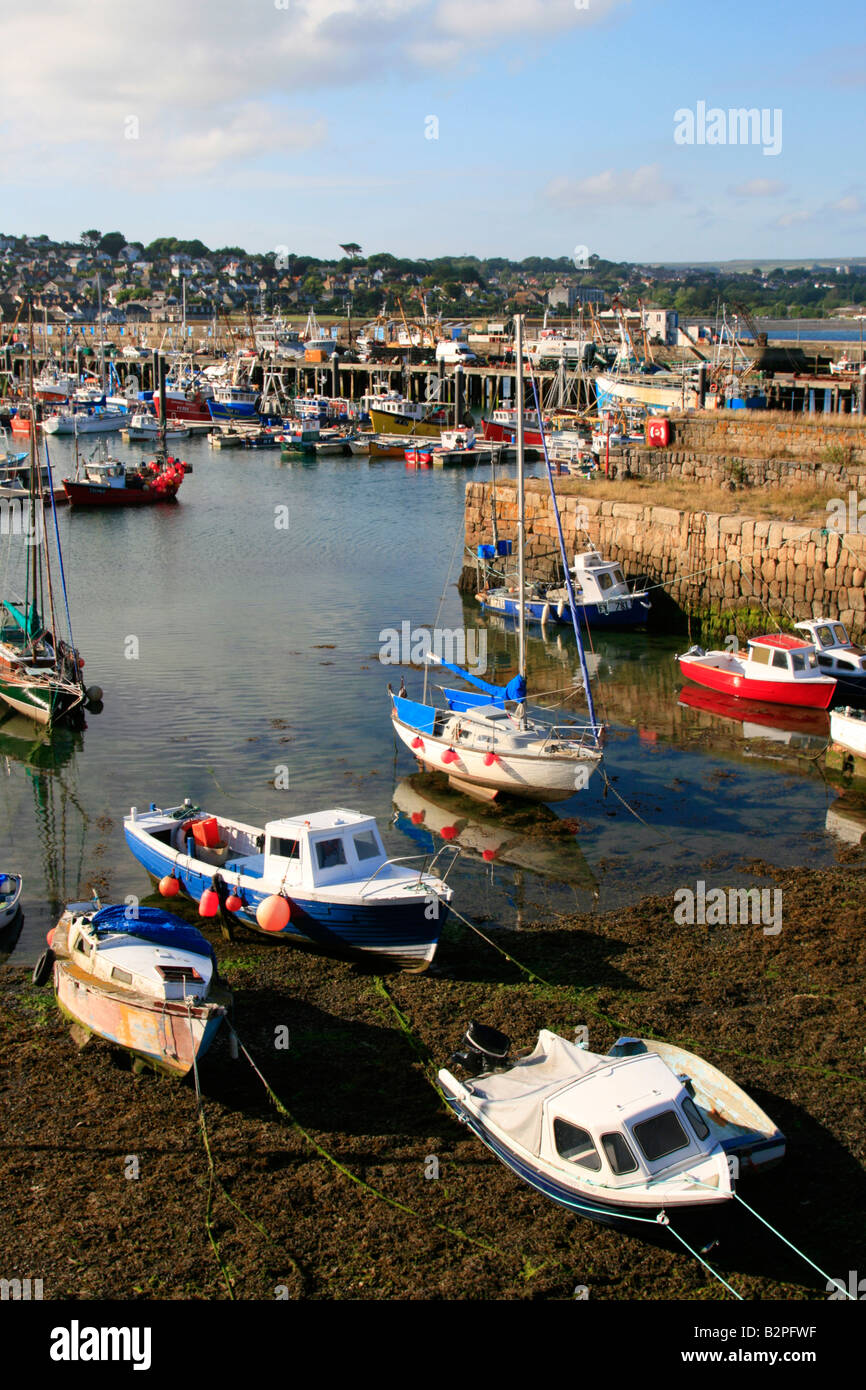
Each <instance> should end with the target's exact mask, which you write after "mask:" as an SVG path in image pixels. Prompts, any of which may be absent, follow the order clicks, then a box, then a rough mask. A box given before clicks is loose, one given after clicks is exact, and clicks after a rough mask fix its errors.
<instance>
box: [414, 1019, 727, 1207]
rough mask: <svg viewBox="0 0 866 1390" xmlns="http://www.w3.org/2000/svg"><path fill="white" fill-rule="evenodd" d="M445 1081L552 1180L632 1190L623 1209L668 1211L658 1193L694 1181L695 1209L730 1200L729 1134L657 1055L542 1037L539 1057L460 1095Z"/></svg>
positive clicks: (443, 1075)
mask: <svg viewBox="0 0 866 1390" xmlns="http://www.w3.org/2000/svg"><path fill="white" fill-rule="evenodd" d="M439 1075H440V1080H441V1081H443V1082H444V1084H445V1089H446V1091H451V1092H452V1093H454V1094H456V1095H457V1097H458V1099H461V1098H463V1097H461V1092H462V1093H463V1096H465V1103H466V1104H467V1106H468V1108H469V1109H470V1110H471V1111H472V1112H473V1113H474V1114H476V1115H477V1116H478V1118H479V1120H481V1122H482V1123H483V1124H484V1125H485V1126H490V1128H491V1129H492V1130H494V1131H498V1132H499V1134H501V1135H502V1136H503V1138H504V1139H505V1141H506V1143H508V1144H509V1146H512V1145H513V1146H515V1147H517V1148H519V1149H522V1150H523V1151H524V1152H525V1153H527V1154H529V1155H532V1156H533V1157H534V1158H535V1159H537V1160H538V1162H539V1164H540V1166H541V1168H542V1170H546V1171H547V1172H548V1173H549V1174H550V1175H551V1176H553V1175H555V1174H559V1175H561V1177H562V1178H564V1179H565V1181H566V1182H568V1181H572V1182H577V1183H578V1184H581V1185H582V1184H584V1183H585V1184H587V1185H588V1186H589V1187H591V1188H593V1189H598V1190H599V1193H601V1192H602V1191H606V1192H607V1193H608V1194H609V1195H610V1196H612V1195H613V1194H615V1193H616V1192H617V1191H618V1190H620V1189H626V1190H627V1191H623V1199H625V1198H626V1196H627V1198H628V1200H629V1201H630V1202H632V1203H634V1204H640V1203H641V1202H642V1201H645V1200H648V1199H650V1200H652V1201H654V1202H655V1203H658V1204H661V1203H662V1202H664V1200H665V1197H664V1196H662V1193H661V1192H660V1191H659V1185H660V1184H661V1183H665V1184H668V1183H669V1182H670V1181H671V1180H672V1179H673V1180H674V1183H675V1185H679V1184H678V1183H677V1179H680V1181H681V1182H682V1181H683V1180H685V1179H686V1174H687V1173H688V1174H689V1175H690V1179H689V1181H691V1180H692V1179H694V1178H699V1179H700V1181H699V1183H695V1182H694V1181H691V1186H692V1194H693V1195H692V1200H700V1197H701V1195H709V1194H712V1195H713V1196H714V1197H715V1200H719V1199H723V1198H724V1197H726V1196H728V1195H729V1194H730V1192H731V1182H730V1176H729V1172H728V1164H727V1160H726V1158H725V1156H724V1153H723V1152H722V1150H721V1148H720V1144H719V1138H720V1134H721V1132H722V1127H721V1126H719V1127H718V1128H716V1127H715V1126H714V1125H713V1124H712V1123H711V1122H710V1119H709V1118H708V1116H707V1114H706V1112H704V1111H703V1110H702V1109H701V1108H699V1107H698V1105H696V1104H695V1101H694V1100H693V1099H692V1095H691V1094H690V1088H689V1087H688V1086H687V1085H686V1084H684V1080H682V1079H681V1078H680V1077H678V1076H676V1075H675V1074H674V1073H673V1071H672V1070H671V1068H670V1067H669V1066H667V1064H666V1063H665V1062H664V1061H663V1060H662V1058H661V1057H660V1056H658V1055H657V1054H655V1053H651V1052H647V1051H646V1050H644V1051H643V1052H642V1053H641V1054H640V1055H634V1056H599V1055H598V1054H595V1053H592V1052H587V1051H585V1050H583V1049H581V1048H580V1047H577V1046H575V1045H574V1044H573V1043H569V1042H567V1041H566V1040H565V1039H564V1038H560V1037H558V1036H557V1035H556V1034H554V1033H550V1032H548V1031H547V1030H542V1032H541V1033H540V1035H539V1039H538V1043H537V1045H536V1048H535V1050H534V1052H533V1053H532V1054H531V1055H530V1056H529V1057H526V1058H524V1059H523V1060H522V1061H521V1062H519V1063H518V1064H516V1065H515V1066H513V1067H512V1068H511V1069H510V1070H509V1071H505V1072H499V1073H493V1074H491V1075H489V1076H483V1077H480V1078H478V1079H474V1080H471V1081H467V1082H465V1083H463V1084H462V1085H461V1084H460V1083H456V1082H455V1079H454V1078H453V1077H452V1076H451V1075H450V1073H448V1072H440V1074H439ZM714 1130H715V1132H714ZM701 1188H703V1189H704V1191H703V1194H702V1193H701ZM695 1194H696V1195H695Z"/></svg>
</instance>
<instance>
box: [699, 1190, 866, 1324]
mask: <svg viewBox="0 0 866 1390" xmlns="http://www.w3.org/2000/svg"><path fill="white" fill-rule="evenodd" d="M685 1176H686V1177H687V1178H688V1179H689V1182H692V1183H694V1184H695V1186H696V1187H707V1188H708V1187H709V1183H705V1182H701V1180H700V1178H696V1177H694V1175H693V1174H692V1173H687V1174H686V1175H685ZM731 1196H732V1197H733V1199H734V1201H735V1202H739V1204H740V1206H741V1207H745V1208H746V1211H747V1212H750V1213H751V1215H752V1216H754V1217H755V1218H756V1219H757V1220H758V1221H760V1223H761V1225H762V1226H766V1228H767V1230H768V1231H772V1233H773V1235H774V1236H778V1238H779V1240H781V1241H782V1242H783V1244H785V1245H787V1246H788V1247H789V1249H791V1250H793V1252H794V1254H795V1255H799V1256H800V1259H801V1260H805V1261H806V1264H807V1265H811V1267H812V1269H814V1270H816V1271H817V1273H818V1274H820V1276H821V1278H822V1279H826V1280H827V1287H828V1288H829V1287H830V1286H831V1285H836V1287H837V1288H839V1289H840V1290H841V1291H842V1292H844V1294H845V1297H846V1298H850V1299H851V1300H852V1302H855V1303H856V1301H857V1296H856V1294H853V1293H849V1292H848V1290H846V1289H845V1287H844V1285H843V1284H842V1283H841V1282H840V1281H838V1280H836V1279H832V1278H831V1277H830V1275H829V1274H828V1273H827V1271H826V1270H825V1269H822V1268H821V1266H820V1265H816V1263H815V1261H814V1260H811V1259H810V1258H809V1256H808V1255H807V1254H806V1253H805V1251H803V1250H801V1249H800V1248H799V1246H797V1245H795V1244H794V1242H793V1241H792V1240H788V1237H787V1236H783V1235H782V1232H781V1231H779V1230H777V1229H776V1227H775V1226H774V1225H773V1224H772V1222H770V1221H768V1220H767V1219H766V1217H764V1216H762V1215H761V1213H760V1212H759V1211H755V1208H754V1207H750V1206H749V1204H748V1202H746V1201H744V1200H743V1198H742V1197H741V1196H740V1194H739V1193H738V1192H732V1193H731Z"/></svg>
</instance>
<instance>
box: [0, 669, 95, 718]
mask: <svg viewBox="0 0 866 1390" xmlns="http://www.w3.org/2000/svg"><path fill="white" fill-rule="evenodd" d="M0 699H2V700H3V701H5V703H6V704H7V705H9V706H10V708H12V709H14V710H15V712H16V714H23V715H24V716H25V717H26V718H27V719H32V720H33V721H34V723H36V724H42V725H48V724H52V723H54V722H55V721H56V720H58V719H63V718H64V717H65V716H66V715H68V714H71V712H72V711H73V710H74V709H77V708H78V706H79V705H80V704H81V702H82V700H83V699H84V695H83V692H81V691H79V690H78V689H77V688H76V689H69V688H68V687H66V686H65V685H63V686H57V685H53V684H52V683H51V682H50V681H21V680H14V679H12V678H10V677H9V676H7V675H5V674H4V673H3V672H2V671H0Z"/></svg>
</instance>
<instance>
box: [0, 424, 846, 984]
mask: <svg viewBox="0 0 866 1390" xmlns="http://www.w3.org/2000/svg"><path fill="white" fill-rule="evenodd" d="M112 448H117V449H118V451H119V453H120V456H121V457H122V458H131V457H132V456H134V455H137V454H138V453H140V452H141V451H142V448H143V446H139V445H130V446H128V447H127V446H119V444H118V442H114V443H113V444H112ZM49 449H50V454H51V461H52V465H53V467H54V472H55V477H56V478H57V479H59V478H60V477H62V476H64V475H66V474H68V473H69V472H70V471H71V467H72V446H71V444H70V443H69V442H67V441H65V440H52V441H51V442H50V444H49ZM176 452H177V453H178V455H179V456H180V457H183V458H185V459H188V460H189V461H190V462H191V463H192V464H193V472H192V474H191V475H190V476H189V477H187V478H186V480H185V481H184V484H183V487H182V489H181V493H180V499H179V501H178V502H177V504H176V505H169V506H156V507H150V508H144V509H131V510H122V509H121V510H117V511H111V512H99V511H72V510H70V509H69V508H68V507H64V508H62V509H59V511H58V518H59V527H60V533H61V537H62V542H63V550H64V559H65V564H66V574H67V580H68V586H69V599H70V609H71V613H72V622H73V634H74V639H75V642H76V645H77V646H78V647H79V649H80V651H81V653H82V655H83V656H84V657H85V660H86V671H85V676H86V680H87V683H88V684H98V685H100V686H101V687H102V688H103V690H104V692H105V700H104V707H103V709H102V710H101V711H100V712H98V713H88V715H87V720H86V727H85V728H84V729H83V730H81V731H80V732H72V731H67V730H64V729H62V728H61V729H58V730H57V731H56V732H54V733H53V734H52V735H46V734H45V733H44V732H40V731H39V730H37V729H36V727H35V726H33V725H31V724H28V723H26V722H25V721H23V720H21V719H20V718H18V717H14V718H7V719H4V720H3V722H2V723H0V757H2V764H0V774H2V794H0V842H2V845H3V865H2V867H3V868H4V869H7V870H10V871H15V872H20V873H23V875H24V878H25V890H24V900H25V920H24V926H23V930H22V933H21V937H20V939H19V941H18V944H17V946H16V947H15V953H14V957H13V959H14V960H15V961H16V962H17V963H20V964H27V963H28V962H29V961H31V960H33V959H35V957H36V956H37V955H38V954H39V952H40V951H41V949H43V945H42V943H43V942H44V936H45V932H46V931H47V930H48V929H49V927H50V926H51V925H53V923H54V921H55V920H56V918H57V915H58V912H59V910H60V909H61V907H62V905H63V903H64V902H65V901H67V900H75V899H78V898H87V897H89V896H90V893H91V891H93V890H95V891H96V892H97V893H98V894H99V895H100V897H101V899H102V900H103V901H121V900H123V899H124V898H125V897H126V896H127V895H136V896H144V895H145V894H146V893H147V892H149V891H150V886H149V882H148V880H147V878H146V876H145V875H144V873H143V870H141V868H140V867H139V866H138V865H137V864H136V862H135V861H134V860H133V858H132V856H131V855H130V854H129V852H128V851H127V849H126V847H125V844H124V839H123V830H122V817H123V815H124V814H125V813H127V812H128V810H129V808H130V806H138V807H143V806H145V805H148V804H149V803H150V802H151V801H155V802H156V803H158V804H162V805H174V804H176V803H178V802H179V801H181V800H182V799H183V798H184V797H190V798H191V799H192V800H193V801H194V802H195V803H197V804H199V805H201V806H203V807H206V808H208V809H210V810H212V811H214V812H220V813H225V814H229V815H231V816H234V817H237V818H239V819H242V820H244V821H247V822H251V823H253V824H256V825H263V824H264V823H265V821H266V820H269V819H274V818H276V817H279V816H280V815H284V814H296V813H299V812H306V811H309V810H316V809H323V808H325V807H330V806H341V805H342V806H347V807H352V808H356V809H359V810H363V811H365V812H369V813H372V814H374V815H376V816H377V817H378V818H379V822H380V825H381V827H382V829H383V832H384V835H385V842H386V845H387V847H388V849H389V852H390V853H392V854H394V855H411V854H419V853H422V852H424V850H425V849H427V848H429V847H432V846H436V847H439V846H441V844H442V839H441V836H440V835H439V834H438V831H437V830H436V828H435V827H436V826H437V825H438V826H441V824H442V823H446V824H447V823H449V819H450V821H453V823H454V824H456V825H458V826H459V827H460V828H461V830H462V828H463V827H464V826H465V825H466V823H469V831H468V833H467V834H466V836H465V842H466V844H467V845H472V844H474V845H475V846H476V848H477V847H478V846H483V845H486V844H488V843H489V844H491V845H494V846H496V845H499V846H501V853H500V852H498V851H497V852H492V853H490V854H488V855H487V856H486V858H485V857H484V856H483V854H482V853H481V852H480V851H479V852H468V853H466V854H464V855H461V857H460V859H459V860H458V862H457V863H456V865H455V868H454V870H453V871H452V874H451V878H450V881H451V882H452V883H453V885H454V887H455V888H456V889H457V896H456V898H455V905H457V906H458V907H459V908H460V910H461V911H462V912H464V913H465V914H467V915H469V916H470V917H475V918H482V917H483V918H484V919H485V920H486V921H487V922H488V923H489V924H490V925H491V926H495V925H496V924H497V923H501V924H503V925H507V926H513V925H514V924H515V920H516V921H517V922H518V923H519V922H520V921H528V920H533V919H534V920H538V919H541V918H544V919H546V920H551V921H555V917H556V914H557V913H564V912H568V911H573V910H574V909H575V907H578V908H581V909H584V910H603V909H606V908H609V907H612V906H616V905H618V904H623V903H627V902H632V901H636V900H637V898H638V897H639V896H642V895H644V894H646V893H652V892H655V893H664V894H667V893H672V892H673V891H674V889H675V888H676V887H677V886H679V885H687V884H690V883H691V884H693V883H694V882H695V881H696V880H697V879H700V878H704V879H706V880H707V881H708V882H709V881H712V879H713V877H714V876H715V878H716V880H717V881H727V882H730V883H740V884H755V883H759V882H761V879H760V877H759V876H757V875H758V870H757V869H756V868H755V861H762V862H763V864H764V865H765V866H766V865H768V864H775V865H778V864H792V865H793V864H802V863H804V862H808V863H811V864H813V865H819V864H823V863H826V864H829V863H832V862H833V861H834V859H835V857H836V854H837V852H838V849H839V846H840V838H839V836H840V833H841V835H842V836H843V838H844V835H845V829H844V826H845V815H844V798H843V800H842V801H841V802H840V801H839V799H838V798H839V793H838V791H837V790H836V789H834V788H833V787H831V786H830V785H829V784H828V783H827V782H826V780H825V778H824V775H823V771H822V768H823V756H822V749H823V747H824V745H825V744H826V736H823V737H822V734H821V730H820V729H819V730H817V731H813V732H812V734H811V735H801V734H786V732H785V731H784V730H779V729H776V728H766V729H764V730H763V732H762V731H761V730H760V729H759V730H758V732H757V733H756V732H755V728H754V726H752V725H749V724H746V723H743V721H742V720H738V719H736V718H733V719H732V718H724V717H722V716H719V715H717V714H714V713H713V712H712V711H710V712H708V711H707V710H705V709H695V708H693V707H690V706H688V704H682V703H680V700H679V692H680V689H681V687H682V680H681V678H680V676H679V669H678V666H677V665H676V663H675V661H674V656H675V654H676V652H677V651H681V650H683V649H684V646H685V645H688V643H687V641H685V639H684V638H683V636H682V635H680V636H673V635H668V634H658V633H653V634H650V635H648V634H640V633H634V634H618V635H617V634H612V635H608V636H606V637H598V638H594V639H593V643H592V649H591V651H590V665H591V667H592V669H593V670H594V671H595V689H596V692H597V700H598V704H599V712H600V713H601V714H602V715H603V716H604V717H605V719H606V720H607V722H608V724H609V735H608V741H607V748H606V756H605V764H604V766H605V775H604V776H601V775H596V776H594V777H593V779H592V780H591V782H590V784H589V786H588V787H587V788H586V789H585V790H583V791H580V792H578V793H576V794H575V796H574V797H573V798H572V799H571V800H570V801H568V802H564V803H561V804H560V805H559V806H558V807H557V809H556V813H555V817H554V813H553V812H550V811H545V810H542V811H539V812H537V813H531V814H530V815H529V817H528V819H527V816H526V814H525V813H524V815H523V817H522V821H521V827H520V830H519V833H518V832H515V833H514V834H511V833H510V832H509V833H508V834H503V831H502V824H501V821H500V819H499V812H498V811H497V810H496V809H492V808H490V807H485V806H478V807H475V808H473V807H471V806H470V807H469V808H468V810H467V806H466V803H465V802H463V801H462V800H461V801H459V802H455V801H454V800H453V798H452V800H451V801H449V799H448V793H447V792H443V790H442V788H440V787H438V786H437V785H436V783H435V782H433V783H430V781H429V779H420V783H421V784H420V785H419V779H418V778H417V777H415V776H414V774H415V773H416V768H415V766H414V764H413V762H412V760H411V758H410V757H409V756H408V754H407V752H406V750H405V749H403V748H402V747H401V748H400V750H399V751H398V750H397V748H396V747H395V741H394V737H393V734H392V730H391V723H390V718H389V704H388V698H387V690H386V687H387V684H388V682H389V681H390V682H391V683H392V684H393V685H394V687H395V689H396V687H397V686H398V684H399V681H400V678H401V676H402V677H403V678H405V681H406V685H407V688H408V690H409V693H410V694H414V693H420V690H421V684H422V680H423V675H422V672H421V671H420V670H419V669H415V668H412V667H409V666H406V665H404V666H400V665H389V664H383V662H382V660H380V656H381V654H382V652H383V649H384V648H385V646H386V643H387V633H388V630H393V631H396V632H397V633H400V632H401V631H403V625H404V624H406V623H408V624H409V628H410V630H411V631H412V633H413V634H417V633H418V631H419V630H421V629H423V628H424V626H425V625H429V626H431V627H437V628H440V629H445V630H447V631H449V632H451V633H459V632H460V631H461V630H462V629H463V628H464V627H465V626H466V625H468V626H470V627H475V626H477V627H478V628H480V629H482V630H483V633H484V642H485V643H486V654H487V666H488V676H489V677H490V678H492V679H500V678H503V679H504V678H507V676H508V675H510V674H512V673H513V672H514V670H515V667H516V639H515V635H514V633H513V632H512V631H509V630H508V629H507V628H506V627H505V626H504V625H503V624H502V623H501V621H499V622H498V621H497V619H495V618H493V617H485V616H484V615H482V613H481V610H480V608H479V607H478V605H477V604H476V603H475V602H474V600H473V599H472V598H471V597H465V598H461V596H460V595H459V594H458V591H457V588H456V579H457V577H458V574H459V569H460V565H461V564H462V561H463V502H464V488H465V484H466V482H467V480H468V479H470V478H473V479H474V478H475V477H487V476H488V475H489V469H488V468H486V467H485V468H482V469H481V470H479V471H478V472H477V473H476V471H475V469H474V468H461V469H453V470H432V471H414V470H408V469H406V468H404V466H403V464H402V462H400V461H397V460H388V459H385V460H369V459H367V458H365V457H352V458H349V457H347V458H339V457H338V458H324V459H320V460H315V459H313V458H312V457H307V456H304V455H297V456H295V457H293V458H292V459H291V460H289V459H287V458H285V457H282V456H281V455H280V453H279V451H275V450H243V449H236V450H231V451H215V450H212V449H210V448H209V447H208V445H207V442H206V441H205V440H203V439H198V440H190V441H183V442H180V443H178V445H177V446H176ZM530 471H531V472H535V473H537V472H538V466H537V465H536V466H535V467H534V468H533V469H532V470H530ZM7 544H9V545H13V546H14V545H20V544H21V541H20V538H16V537H13V538H11V539H10V540H9V541H8V542H7V540H6V538H4V547H5V546H6V545H7ZM20 559H21V556H20V555H16V554H15V553H14V550H13V552H12V554H11V556H10V564H11V568H10V576H11V577H14V574H15V563H16V561H18V560H20ZM383 634H384V635H383ZM576 672H577V653H576V647H575V643H574V638H573V636H572V635H571V634H570V633H569V632H568V631H567V630H566V629H565V628H559V629H554V630H551V631H549V632H547V633H546V634H544V635H542V634H541V632H540V630H538V629H536V630H534V631H533V632H532V633H531V634H530V640H529V688H530V692H533V691H541V692H547V694H546V695H545V697H544V698H545V703H547V704H549V705H551V706H552V705H555V704H557V702H558V701H559V700H560V699H561V698H563V697H564V696H567V692H568V690H569V688H570V687H571V686H572V685H573V684H574V682H575V678H576ZM582 709H583V704H582V699H581V698H575V699H566V704H565V706H564V709H563V711H562V713H563V717H568V718H579V717H580V713H581V710H582ZM410 778H412V779H413V780H412V781H411V782H409V781H407V779H410ZM413 812H414V814H413ZM557 819H558V820H559V821H563V820H564V821H566V822H567V823H568V824H567V826H566V828H565V833H564V834H563V833H562V829H561V827H560V833H559V834H554V833H553V831H552V829H551V826H553V827H554V828H555V821H556V820H557ZM828 822H829V826H830V828H829V829H828ZM485 837H487V838H485ZM461 838H463V836H462V835H461ZM719 876H722V878H721V880H720V879H719Z"/></svg>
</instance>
